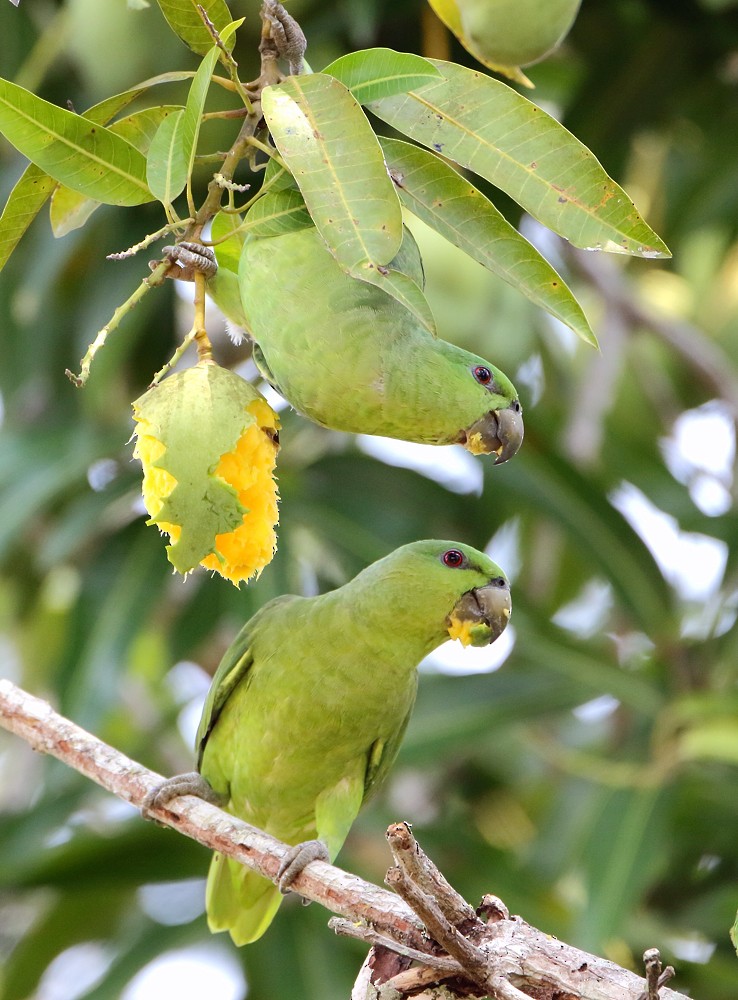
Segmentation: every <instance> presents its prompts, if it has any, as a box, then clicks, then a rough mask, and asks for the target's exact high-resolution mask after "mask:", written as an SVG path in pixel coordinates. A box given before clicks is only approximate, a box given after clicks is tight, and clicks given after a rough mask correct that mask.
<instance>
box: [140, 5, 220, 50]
mask: <svg viewBox="0 0 738 1000" xmlns="http://www.w3.org/2000/svg"><path fill="white" fill-rule="evenodd" d="M157 2H158V4H159V7H160V9H161V12H162V14H163V15H164V17H165V18H166V19H167V21H168V23H169V26H170V28H171V29H172V31H174V33H175V34H176V35H179V37H180V38H181V39H182V41H183V42H184V43H185V45H188V46H189V47H190V48H191V49H192V51H193V52H197V54H198V55H200V56H204V55H205V53H206V52H209V51H210V48H211V47H212V44H213V36H212V35H211V34H210V32H209V31H208V29H207V28H206V27H205V22H204V21H203V19H202V17H200V14H199V12H198V9H197V8H198V6H200V7H202V8H203V10H204V11H205V13H206V14H207V15H208V17H209V18H210V20H211V21H212V23H213V24H214V25H215V28H216V30H217V31H219V32H220V31H223V29H224V28H225V27H226V25H228V24H229V22H230V21H232V20H233V18H232V17H231V12H230V11H229V9H228V7H227V5H226V3H225V0H201V2H200V3H197V2H196V0H157ZM232 44H233V43H231V44H230V45H228V48H231V47H232Z"/></svg>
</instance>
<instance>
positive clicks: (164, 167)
mask: <svg viewBox="0 0 738 1000" xmlns="http://www.w3.org/2000/svg"><path fill="white" fill-rule="evenodd" d="M184 115H185V113H184V110H182V111H177V112H175V113H174V114H173V115H171V117H169V118H166V119H165V120H164V121H163V122H162V123H161V125H160V126H159V128H158V129H157V132H156V135H155V136H154V138H153V141H152V143H151V146H150V147H149V153H148V156H147V158H146V179H147V181H148V184H149V187H150V188H151V192H152V194H153V195H154V196H155V197H156V198H158V199H159V201H160V202H162V204H164V205H170V204H171V203H172V202H173V201H174V199H175V198H176V197H177V195H178V194H180V192H181V191H182V190H183V188H184V186H185V184H186V183H187V160H186V159H185V155H184V150H183V148H182V123H183V120H184Z"/></svg>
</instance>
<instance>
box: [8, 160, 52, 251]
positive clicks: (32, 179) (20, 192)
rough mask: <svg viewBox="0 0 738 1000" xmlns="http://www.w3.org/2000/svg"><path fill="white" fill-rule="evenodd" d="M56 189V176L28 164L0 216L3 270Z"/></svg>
mask: <svg viewBox="0 0 738 1000" xmlns="http://www.w3.org/2000/svg"><path fill="white" fill-rule="evenodd" d="M55 187H56V181H55V180H54V179H53V177H49V175H48V174H47V173H45V172H44V171H43V170H42V169H41V168H40V167H37V166H36V164H35V163H29V164H28V166H27V167H26V169H25V170H24V171H23V173H22V174H21V176H20V177H19V178H18V181H17V183H16V185H15V187H14V188H13V190H12V191H11V192H10V195H9V196H8V200H7V202H6V203H5V208H4V209H3V214H2V215H0V270H2V269H3V267H5V264H6V262H7V260H8V258H9V257H10V255H11V254H12V252H13V251H14V250H15V248H16V246H17V245H18V242H19V240H20V238H21V236H22V235H23V234H24V233H25V231H26V230H27V229H28V227H29V226H30V225H31V223H32V222H33V220H34V219H35V218H36V216H37V215H38V213H39V212H40V211H41V209H42V208H43V207H44V205H45V204H46V201H47V199H48V197H49V195H50V194H51V192H52V191H53V190H54V188H55Z"/></svg>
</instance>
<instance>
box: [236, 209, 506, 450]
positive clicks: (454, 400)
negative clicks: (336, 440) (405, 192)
mask: <svg viewBox="0 0 738 1000" xmlns="http://www.w3.org/2000/svg"><path fill="white" fill-rule="evenodd" d="M389 267H391V268H394V269H395V270H399V271H402V272H404V273H405V274H407V275H409V276H410V277H411V278H412V279H413V280H414V281H415V283H416V284H417V285H418V286H419V287H421V288H422V285H423V270H422V262H421V259H420V253H419V251H418V248H417V245H416V244H415V241H414V239H413V238H412V236H411V235H410V233H409V232H408V231H407V230H406V231H405V236H404V239H403V242H402V246H401V248H400V252H399V253H398V255H397V257H395V259H394V260H393V261H392V262H391V263H390V265H389ZM239 282H240V290H241V305H242V310H243V315H244V317H245V319H246V325H247V329H248V330H249V332H250V334H251V335H252V337H253V338H254V340H255V341H256V349H255V351H254V358H255V360H256V363H257V364H258V366H259V368H260V369H261V371H262V374H263V375H264V377H265V378H266V380H267V381H268V382H270V383H271V384H272V385H273V386H274V387H275V388H276V389H277V391H278V392H280V393H281V394H282V395H283V396H284V398H285V399H286V400H287V401H288V402H289V403H290V404H291V405H292V406H294V408H295V409H296V410H299V411H300V412H301V413H303V414H304V415H305V416H307V417H310V418H311V419H312V420H314V421H315V422H316V423H318V424H322V425H323V426H324V427H331V428H333V429H335V430H341V431H350V432H353V433H360V434H381V435H384V436H387V437H394V438H400V439H402V440H404V441H418V442H423V443H427V444H455V443H458V444H462V445H464V446H465V447H466V448H467V449H468V450H469V451H471V452H472V453H473V454H489V453H494V454H495V455H496V456H497V458H496V460H495V464H499V463H501V462H505V461H507V459H509V458H512V456H513V455H514V454H515V453H516V452H517V450H518V448H519V447H520V444H521V442H522V440H523V417H522V410H521V406H520V402H519V400H518V394H517V392H516V390H515V387H514V386H513V384H512V383H511V382H510V380H509V379H508V378H507V376H506V375H505V374H503V372H501V371H499V369H497V368H495V367H494V366H493V365H491V364H490V363H489V362H488V361H485V360H484V359H483V358H480V357H477V355H475V354H470V353H469V352H468V351H464V350H462V349H461V348H458V347H455V346H453V345H452V344H449V343H447V342H446V341H444V340H440V339H438V338H436V337H434V336H433V335H432V334H431V333H429V332H428V330H427V329H426V328H425V327H424V326H422V324H421V323H420V321H419V320H418V319H417V318H416V317H415V315H414V314H413V313H411V312H410V311H409V310H408V309H406V308H405V307H404V306H402V305H401V304H399V303H398V302H397V301H396V300H395V299H394V298H392V297H391V296H390V295H388V294H387V293H386V292H384V291H382V290H381V289H380V288H377V287H375V286H374V285H370V284H367V283H365V282H363V281H359V280H357V279H355V278H352V277H350V276H349V275H347V274H346V273H345V272H344V271H343V270H342V268H341V267H340V265H339V264H338V263H337V262H336V260H335V259H334V258H333V256H332V255H331V254H330V252H329V251H328V249H327V247H326V245H325V243H324V242H323V240H322V239H321V237H320V236H319V234H318V232H317V230H316V229H315V228H313V227H309V228H305V229H301V230H298V231H294V232H290V233H286V234H283V235H281V236H274V237H270V238H260V239H257V238H250V239H247V241H246V244H245V246H244V248H243V252H242V254H241V262H240V269H239Z"/></svg>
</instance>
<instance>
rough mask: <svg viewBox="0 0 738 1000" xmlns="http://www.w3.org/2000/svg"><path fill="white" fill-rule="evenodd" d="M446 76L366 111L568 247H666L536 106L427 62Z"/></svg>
mask: <svg viewBox="0 0 738 1000" xmlns="http://www.w3.org/2000/svg"><path fill="white" fill-rule="evenodd" d="M431 61H432V62H433V64H434V65H435V66H438V68H439V69H440V70H441V72H442V73H443V75H444V79H443V80H442V81H441V82H440V83H430V84H428V85H426V86H424V87H422V88H420V89H419V90H414V91H411V92H410V93H409V94H407V95H403V96H396V97H387V98H383V99H382V100H379V101H374V102H372V104H371V105H370V109H371V110H372V111H373V112H374V114H376V115H378V116H379V117H380V118H382V119H383V120H384V121H386V122H387V123H388V124H390V125H392V126H393V128H396V129H398V130H399V131H401V132H404V133H405V134H406V135H409V136H410V137H411V138H413V139H416V140H417V141H418V142H421V143H423V145H424V146H427V147H428V148H429V149H434V150H435V151H436V152H438V153H442V154H443V155H444V156H447V157H448V158H449V159H452V160H454V161H455V162H456V163H459V164H460V165H461V166H464V167H468V168H469V169H470V170H473V171H474V172H475V173H476V174H479V175H480V176H481V177H485V178H486V179H487V180H489V181H491V182H492V183H493V184H495V185H496V186H497V187H499V188H501V189H502V190H503V191H506V192H507V194H509V195H510V196H511V197H512V198H514V199H515V200H516V201H517V202H518V203H519V204H520V205H522V207H523V208H524V209H525V210H526V211H527V212H529V213H530V214H531V215H532V216H534V218H536V219H539V220H540V221H541V222H542V223H543V224H544V225H546V226H548V227H549V228H550V229H553V230H554V231H555V232H557V233H559V234H560V235H561V236H563V237H564V238H565V239H567V240H569V241H570V242H571V243H573V244H574V246H578V247H584V248H586V249H592V250H594V249H597V250H608V251H611V252H615V253H627V254H633V255H636V256H641V257H668V256H669V251H668V249H667V247H666V246H665V245H664V243H663V242H662V241H661V240H660V239H659V237H658V236H657V235H656V233H654V232H653V230H652V229H651V228H650V226H648V225H647V224H646V223H645V222H644V220H643V219H642V218H641V216H640V215H639V214H638V212H637V210H636V208H635V206H634V205H633V203H632V201H631V200H630V198H628V196H627V195H626V193H625V192H624V191H623V190H622V188H621V187H619V186H618V185H617V184H616V183H615V182H614V181H613V180H612V179H611V178H610V177H608V175H607V174H606V173H605V171H604V170H603V168H602V166H601V165H600V164H599V162H598V161H597V159H596V158H595V156H594V155H593V154H592V153H591V152H590V151H589V150H588V149H587V147H586V146H584V145H583V144H582V143H581V142H580V141H579V140H578V139H576V138H575V137H574V136H573V135H572V134H571V132H569V131H568V130H567V129H565V128H564V126H563V125H561V124H560V123H559V122H557V121H556V120H555V119H554V118H552V117H551V116H550V115H547V114H546V112H545V111H543V110H542V109H541V108H539V107H538V106H537V105H535V104H532V103H531V102H530V101H528V100H527V99H526V98H524V97H521V95H520V94H518V93H516V92H515V91H514V90H512V89H511V88H510V87H508V86H506V85H505V84H503V83H500V82H499V81H497V80H493V79H491V77H488V76H485V75H484V74H483V73H477V72H474V71H473V70H470V69H466V68H465V67H463V66H456V65H455V64H454V63H448V62H443V61H441V60H437V59H434V60H431Z"/></svg>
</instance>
